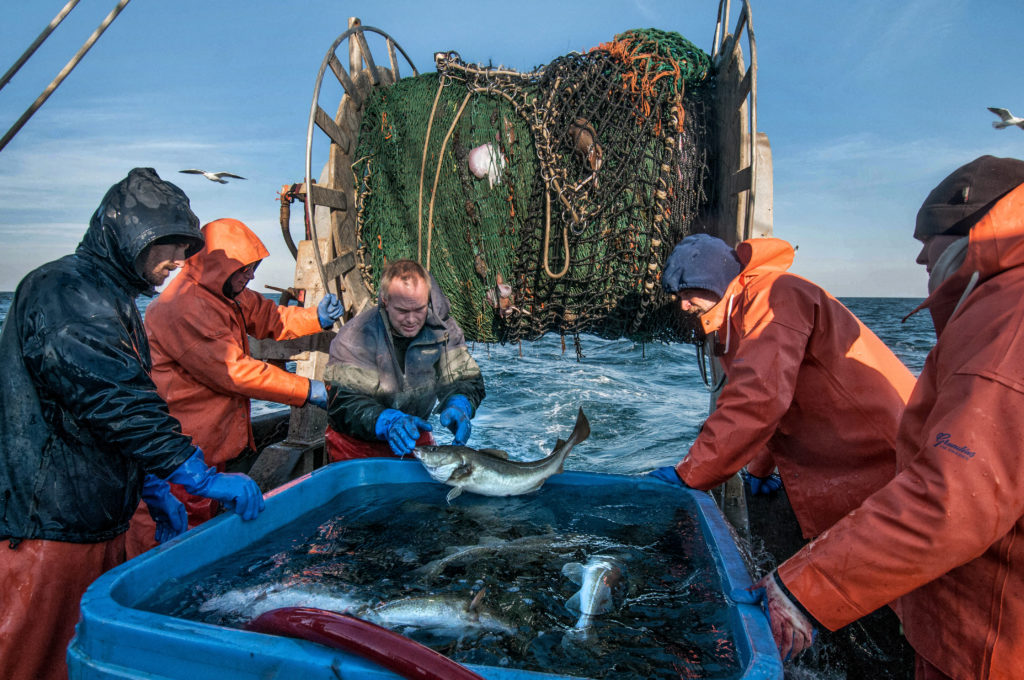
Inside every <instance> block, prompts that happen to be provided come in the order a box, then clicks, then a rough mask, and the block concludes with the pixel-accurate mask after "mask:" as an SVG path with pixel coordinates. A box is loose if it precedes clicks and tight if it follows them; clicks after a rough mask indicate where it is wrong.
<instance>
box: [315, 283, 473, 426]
mask: <svg viewBox="0 0 1024 680" xmlns="http://www.w3.org/2000/svg"><path fill="white" fill-rule="evenodd" d="M379 297H380V296H379V295H378V303H377V305H376V306H374V307H371V308H370V309H366V310H364V311H363V312H361V313H360V314H359V315H357V316H356V317H355V318H354V319H352V320H351V321H349V322H348V323H346V324H345V325H344V326H343V327H342V329H341V331H340V332H339V333H338V335H337V337H335V338H334V340H333V341H331V350H330V358H329V359H328V362H327V370H326V372H325V374H324V377H325V379H326V380H327V381H328V394H329V395H330V408H329V410H328V415H329V418H330V423H331V426H332V427H333V428H334V429H335V430H337V431H338V432H341V433H342V434H346V435H349V436H352V437H355V438H356V439H361V440H363V441H374V440H376V439H377V436H376V433H375V430H374V426H375V425H376V423H377V418H378V417H379V416H380V414H381V412H382V411H384V410H385V409H389V408H393V409H398V410H399V411H402V412H404V413H408V414H410V415H414V416H419V417H420V418H424V419H426V418H428V417H429V416H430V413H431V411H432V410H433V409H434V405H435V404H438V403H439V404H440V406H441V407H442V408H443V406H444V404H445V402H446V401H447V399H448V398H449V397H451V396H452V395H455V394H461V395H463V396H465V397H466V398H467V399H469V401H470V403H471V404H472V405H473V410H474V412H475V411H476V408H477V407H478V406H479V405H480V402H481V401H483V398H484V395H485V391H484V379H483V376H482V375H481V374H480V367H479V366H477V364H476V361H474V360H473V357H472V356H470V354H469V350H468V349H467V347H466V339H465V336H464V335H463V333H462V329H461V328H459V325H458V324H457V323H456V322H455V319H454V318H452V316H451V303H450V302H449V300H448V298H447V297H446V296H445V294H444V293H443V292H442V291H441V288H440V287H439V286H438V285H437V281H436V280H434V277H433V276H431V277H430V299H429V308H428V312H427V320H426V323H424V325H423V328H422V329H421V330H420V332H419V333H418V334H417V335H416V337H415V338H413V339H412V341H411V343H410V344H409V347H408V349H407V350H406V353H405V365H404V366H399V365H398V359H397V356H396V353H395V345H394V341H393V340H392V337H391V327H390V324H389V323H388V319H387V313H386V312H385V311H384V308H383V306H382V305H381V304H380V299H379ZM471 415H472V414H471Z"/></svg>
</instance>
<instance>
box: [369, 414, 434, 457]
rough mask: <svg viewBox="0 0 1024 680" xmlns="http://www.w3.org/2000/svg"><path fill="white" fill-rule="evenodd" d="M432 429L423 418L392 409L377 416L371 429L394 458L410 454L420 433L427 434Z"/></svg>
mask: <svg viewBox="0 0 1024 680" xmlns="http://www.w3.org/2000/svg"><path fill="white" fill-rule="evenodd" d="M433 429H434V428H433V427H431V425H430V423H428V422H427V421H425V420H423V418H417V417H416V416H411V415H409V414H408V413H402V412H401V411H399V410H398V409H393V408H386V409H384V410H383V411H381V413H380V415H379V416H377V423H376V424H375V425H374V427H373V430H374V432H375V433H376V435H377V439H382V440H384V441H386V442H387V443H388V445H390V446H391V451H392V452H393V453H394V454H395V455H396V456H404V455H406V454H408V453H412V450H413V449H414V448H416V440H417V439H419V438H420V431H421V430H425V431H427V432H429V431H431V430H433Z"/></svg>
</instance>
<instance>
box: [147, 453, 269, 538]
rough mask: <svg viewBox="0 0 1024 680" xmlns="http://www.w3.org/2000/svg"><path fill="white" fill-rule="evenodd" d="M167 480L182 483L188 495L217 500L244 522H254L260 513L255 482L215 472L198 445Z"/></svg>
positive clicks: (261, 496)
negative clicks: (208, 465) (207, 464)
mask: <svg viewBox="0 0 1024 680" xmlns="http://www.w3.org/2000/svg"><path fill="white" fill-rule="evenodd" d="M167 481H168V482H172V483H174V484H181V485H182V486H183V487H185V491H188V492H189V493H191V494H195V495H197V496H204V497H205V498H212V499H213V500H215V501H220V504H221V505H223V506H224V507H225V508H226V509H228V510H232V511H234V513H235V514H236V515H241V516H242V519H245V520H250V519H255V518H256V516H257V515H258V514H260V513H261V512H263V493H262V492H261V491H260V487H259V486H257V485H256V482H254V481H252V480H251V479H249V478H248V477H246V476H245V475H243V474H239V473H237V472H217V468H214V467H207V466H206V462H205V461H204V460H203V451H202V449H200V448H199V447H198V446H197V447H196V450H195V453H193V454H192V457H191V458H189V459H188V460H186V461H185V462H184V463H182V464H181V465H180V466H179V467H178V469H177V470H175V471H174V472H172V473H171V474H170V475H168V477H167Z"/></svg>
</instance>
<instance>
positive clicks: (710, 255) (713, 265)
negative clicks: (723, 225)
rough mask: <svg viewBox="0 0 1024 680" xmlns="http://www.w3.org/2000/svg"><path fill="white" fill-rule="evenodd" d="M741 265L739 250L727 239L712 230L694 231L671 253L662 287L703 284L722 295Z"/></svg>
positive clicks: (671, 290) (670, 289)
mask: <svg viewBox="0 0 1024 680" xmlns="http://www.w3.org/2000/svg"><path fill="white" fill-rule="evenodd" d="M741 269H742V266H741V265H740V261H739V258H738V257H736V251H735V250H733V249H732V248H730V247H729V245H728V244H727V243H726V242H725V241H723V240H722V239H720V238H715V237H714V236H710V235H708V234H691V235H689V236H687V237H686V238H684V239H683V240H682V241H680V242H679V244H678V245H677V246H676V247H675V249H674V250H673V251H672V254H671V255H669V256H668V260H667V261H666V262H665V272H664V273H663V274H662V275H661V287H662V288H663V289H664V290H665V292H666V293H675V292H678V291H680V290H682V289H683V288H700V289H702V290H709V291H711V292H712V293H715V294H716V295H718V297H722V296H723V295H725V289H726V288H727V287H728V286H729V282H730V281H732V280H733V279H735V278H736V277H737V276H739V273H740V270H741Z"/></svg>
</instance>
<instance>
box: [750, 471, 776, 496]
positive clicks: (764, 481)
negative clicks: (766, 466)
mask: <svg viewBox="0 0 1024 680" xmlns="http://www.w3.org/2000/svg"><path fill="white" fill-rule="evenodd" d="M743 481H745V482H746V483H747V488H749V489H750V493H752V494H754V495H755V496H756V495H757V494H769V493H771V492H772V491H778V490H779V489H781V488H782V477H779V476H778V475H777V474H771V475H768V476H767V477H755V476H754V475H752V474H750V473H749V472H747V471H746V470H744V471H743Z"/></svg>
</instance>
